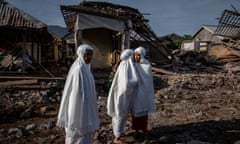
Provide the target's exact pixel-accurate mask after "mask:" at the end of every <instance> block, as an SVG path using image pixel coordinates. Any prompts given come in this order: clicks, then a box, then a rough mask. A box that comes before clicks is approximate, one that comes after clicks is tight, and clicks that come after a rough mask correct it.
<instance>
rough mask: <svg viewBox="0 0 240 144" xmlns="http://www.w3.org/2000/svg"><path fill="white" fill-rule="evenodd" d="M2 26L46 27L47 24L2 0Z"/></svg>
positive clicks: (0, 11)
mask: <svg viewBox="0 0 240 144" xmlns="http://www.w3.org/2000/svg"><path fill="white" fill-rule="evenodd" d="M0 26H10V27H20V28H33V29H41V28H46V24H44V23H42V22H41V21H39V20H38V19H36V18H34V17H32V16H31V15H29V14H27V13H25V12H24V11H22V10H20V9H18V8H16V7H14V6H13V5H11V4H9V3H7V2H4V1H0Z"/></svg>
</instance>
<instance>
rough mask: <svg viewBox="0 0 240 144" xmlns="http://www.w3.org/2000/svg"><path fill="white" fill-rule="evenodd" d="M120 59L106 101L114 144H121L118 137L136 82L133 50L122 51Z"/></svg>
mask: <svg viewBox="0 0 240 144" xmlns="http://www.w3.org/2000/svg"><path fill="white" fill-rule="evenodd" d="M120 59H121V62H120V64H119V66H118V68H117V71H116V73H115V75H114V78H113V81H112V85H111V88H110V90H109V94H108V100H107V114H108V115H109V116H111V117H112V126H113V134H114V136H115V139H114V143H122V142H121V140H120V137H121V135H122V133H123V130H124V126H125V121H126V118H127V116H128V113H129V112H130V111H131V109H132V105H133V97H134V96H135V95H136V88H137V82H138V80H137V76H136V72H135V68H134V62H133V50H131V49H126V50H124V51H123V52H122V54H121V56H120Z"/></svg>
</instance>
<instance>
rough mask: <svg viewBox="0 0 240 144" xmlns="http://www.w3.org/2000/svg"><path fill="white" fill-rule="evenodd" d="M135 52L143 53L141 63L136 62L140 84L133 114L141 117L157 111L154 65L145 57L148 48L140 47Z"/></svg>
mask: <svg viewBox="0 0 240 144" xmlns="http://www.w3.org/2000/svg"><path fill="white" fill-rule="evenodd" d="M135 52H138V53H139V54H140V55H141V59H140V62H139V63H135V68H136V72H137V75H138V81H139V82H138V83H139V84H138V89H137V95H136V97H135V98H134V108H133V115H134V116H135V117H140V116H144V115H147V114H148V113H150V112H155V111H156V106H155V102H154V86H153V78H152V66H151V64H150V63H149V61H148V60H147V59H145V58H144V57H145V55H146V50H145V48H143V47H138V48H137V49H136V50H135Z"/></svg>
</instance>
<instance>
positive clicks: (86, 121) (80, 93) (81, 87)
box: [57, 44, 99, 134]
mask: <svg viewBox="0 0 240 144" xmlns="http://www.w3.org/2000/svg"><path fill="white" fill-rule="evenodd" d="M87 49H89V50H92V47H91V46H89V45H87V44H82V45H80V46H79V47H78V49H77V55H78V57H77V59H76V60H75V62H74V63H73V64H72V66H71V68H70V70H69V72H68V76H67V79H66V82H65V86H64V90H63V95H62V100H61V105H60V109H59V113H58V121H57V125H58V126H60V127H65V128H68V129H72V130H74V129H78V131H79V132H80V134H86V133H89V132H93V131H94V130H97V129H98V128H99V116H98V108H97V99H96V90H95V82H94V78H93V76H92V73H91V71H90V67H89V65H90V64H86V63H85V61H84V57H83V56H84V53H85V52H86V50H87Z"/></svg>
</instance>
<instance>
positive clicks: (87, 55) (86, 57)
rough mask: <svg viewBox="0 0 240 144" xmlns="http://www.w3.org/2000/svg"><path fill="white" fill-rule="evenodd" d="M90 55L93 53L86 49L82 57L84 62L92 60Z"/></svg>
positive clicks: (87, 62)
mask: <svg viewBox="0 0 240 144" xmlns="http://www.w3.org/2000/svg"><path fill="white" fill-rule="evenodd" d="M92 55H93V51H92V50H89V49H88V50H86V52H85V54H84V56H83V58H84V61H85V63H86V64H89V63H90V62H91V60H92Z"/></svg>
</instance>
